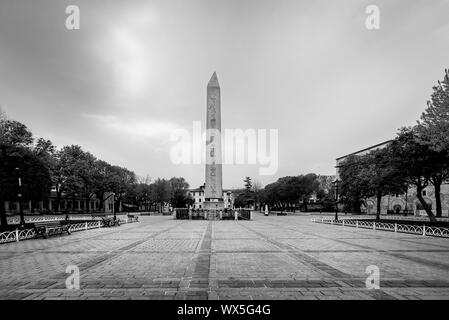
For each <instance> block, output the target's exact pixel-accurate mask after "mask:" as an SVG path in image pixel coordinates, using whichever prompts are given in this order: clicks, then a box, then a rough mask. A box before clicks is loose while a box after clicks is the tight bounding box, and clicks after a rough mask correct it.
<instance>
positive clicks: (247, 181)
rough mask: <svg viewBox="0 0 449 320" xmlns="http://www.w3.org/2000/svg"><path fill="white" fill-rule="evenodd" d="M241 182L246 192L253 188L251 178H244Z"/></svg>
mask: <svg viewBox="0 0 449 320" xmlns="http://www.w3.org/2000/svg"><path fill="white" fill-rule="evenodd" d="M243 182H244V183H245V189H246V190H247V191H251V187H252V186H253V184H252V181H251V178H250V177H246V178H245V179H244V180H243Z"/></svg>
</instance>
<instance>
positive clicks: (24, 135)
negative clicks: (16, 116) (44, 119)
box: [0, 115, 33, 147]
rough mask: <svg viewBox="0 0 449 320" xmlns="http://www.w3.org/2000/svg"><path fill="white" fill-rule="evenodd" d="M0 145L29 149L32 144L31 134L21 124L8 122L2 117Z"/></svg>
mask: <svg viewBox="0 0 449 320" xmlns="http://www.w3.org/2000/svg"><path fill="white" fill-rule="evenodd" d="M0 133H1V135H0V144H3V145H14V146H22V147H29V146H30V145H31V144H32V143H33V134H32V133H31V131H30V130H28V128H27V126H26V125H24V124H23V123H20V122H18V121H14V120H8V119H6V118H5V116H4V115H3V116H2V119H1V120H0Z"/></svg>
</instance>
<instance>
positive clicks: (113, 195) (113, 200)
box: [112, 193, 117, 221]
mask: <svg viewBox="0 0 449 320" xmlns="http://www.w3.org/2000/svg"><path fill="white" fill-rule="evenodd" d="M112 213H113V214H114V221H116V220H117V214H116V213H115V193H113V194H112Z"/></svg>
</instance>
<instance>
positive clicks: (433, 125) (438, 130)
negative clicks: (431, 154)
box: [417, 69, 449, 152]
mask: <svg viewBox="0 0 449 320" xmlns="http://www.w3.org/2000/svg"><path fill="white" fill-rule="evenodd" d="M417 130H418V132H419V135H420V138H419V139H421V141H422V142H424V143H425V144H427V145H428V146H429V147H430V148H431V149H432V150H434V151H436V152H441V151H443V152H447V151H448V150H449V70H447V69H446V70H445V75H444V79H443V81H438V85H436V86H434V87H433V93H432V94H431V97H430V100H429V101H428V102H427V108H426V110H425V111H424V112H423V113H422V115H421V119H420V121H418V126H417Z"/></svg>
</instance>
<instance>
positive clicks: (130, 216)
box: [128, 214, 139, 222]
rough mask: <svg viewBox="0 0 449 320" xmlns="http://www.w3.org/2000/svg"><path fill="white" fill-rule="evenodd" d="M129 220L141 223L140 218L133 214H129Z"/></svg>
mask: <svg viewBox="0 0 449 320" xmlns="http://www.w3.org/2000/svg"><path fill="white" fill-rule="evenodd" d="M128 218H130V219H131V220H135V221H136V222H137V221H139V217H138V216H135V215H133V214H128Z"/></svg>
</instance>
